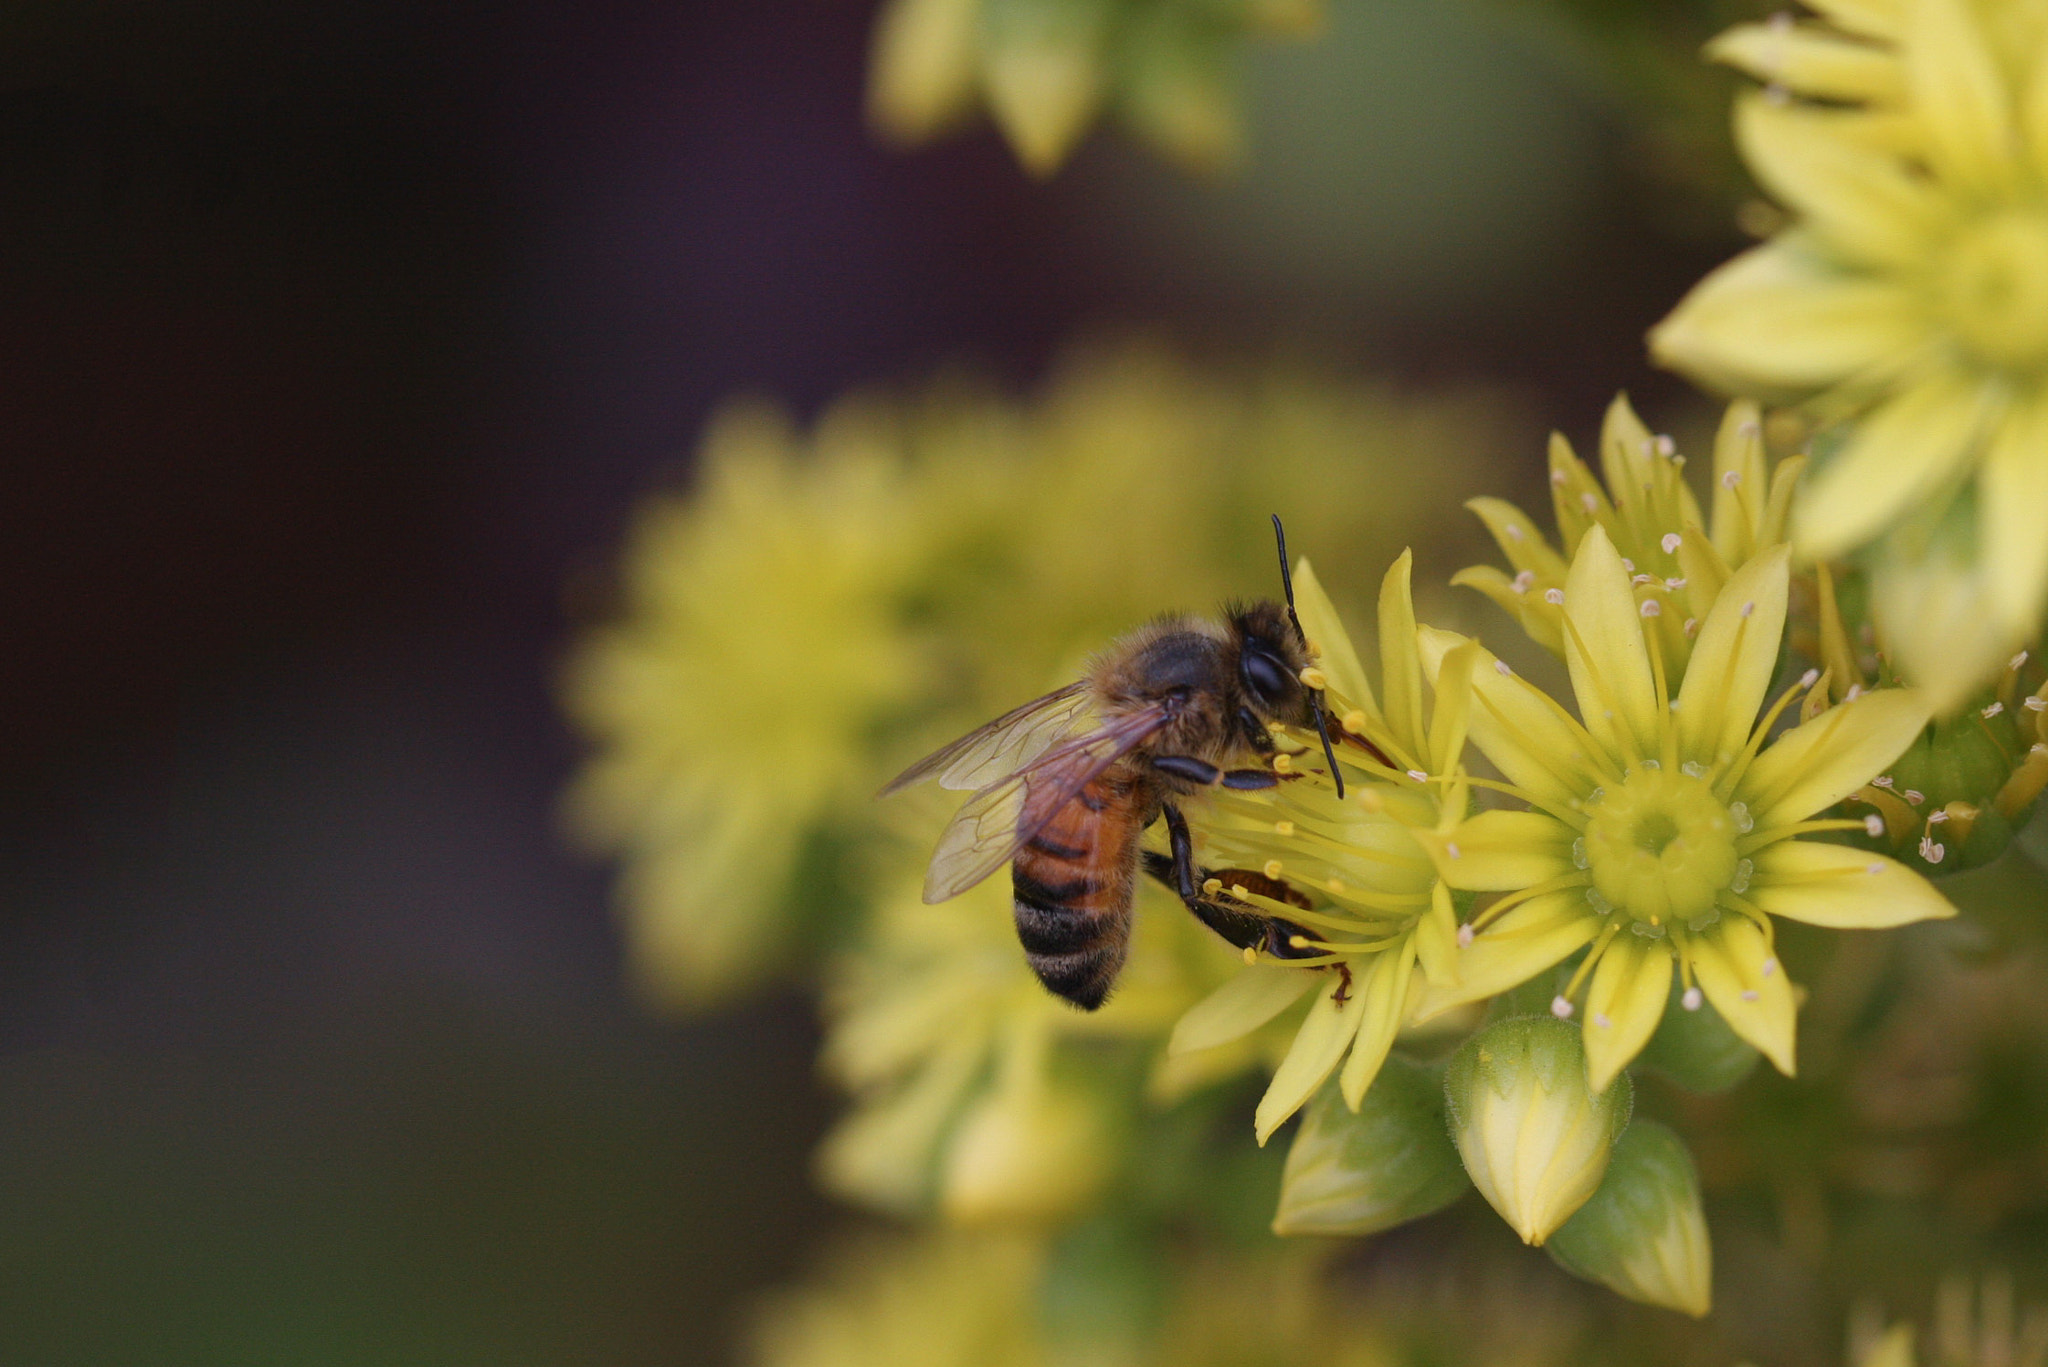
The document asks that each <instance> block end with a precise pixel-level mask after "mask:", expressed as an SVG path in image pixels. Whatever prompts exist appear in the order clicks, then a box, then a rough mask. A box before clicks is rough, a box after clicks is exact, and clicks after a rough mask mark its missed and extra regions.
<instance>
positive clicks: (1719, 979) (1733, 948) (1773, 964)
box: [1687, 914, 1798, 1077]
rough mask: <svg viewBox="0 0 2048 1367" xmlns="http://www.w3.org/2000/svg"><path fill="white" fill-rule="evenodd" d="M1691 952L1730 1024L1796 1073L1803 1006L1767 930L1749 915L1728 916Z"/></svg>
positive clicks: (1694, 940) (1696, 940) (1690, 946)
mask: <svg viewBox="0 0 2048 1367" xmlns="http://www.w3.org/2000/svg"><path fill="white" fill-rule="evenodd" d="M1687 951H1688V953H1689V954H1690V955H1691V958H1692V968H1693V974H1694V976H1696V977H1697V978H1698V980H1699V985H1700V990H1701V991H1702V992H1704V993H1706V995H1707V1000H1708V1001H1710V1002H1712V1003H1713V1004H1714V1009H1715V1010H1716V1011H1719V1012H1720V1013H1721V1019H1723V1020H1725V1021H1727V1022H1728V1028H1729V1029H1731V1030H1733V1031H1734V1032H1735V1033H1736V1034H1738V1035H1740V1036H1742V1038H1744V1039H1746V1040H1748V1041H1749V1042H1750V1043H1751V1044H1753V1045H1755V1046H1756V1048H1757V1050H1758V1052H1760V1053H1761V1054H1763V1056H1764V1057H1765V1058H1767V1059H1769V1060H1770V1061H1771V1062H1772V1063H1773V1064H1774V1065H1776V1067H1777V1069H1778V1071H1779V1072H1781V1073H1783V1074H1784V1075H1785V1076H1786V1077H1791V1076H1792V1075H1793V1067H1794V1064H1793V1042H1794V1035H1795V1032H1796V1030H1797V1023H1796V1017H1797V1015H1798V1008H1797V1007H1796V1006H1795V1004H1794V1003H1793V1000H1792V984H1791V983H1790V982H1789V981H1788V980H1787V979H1786V977H1785V970H1784V968H1783V967H1781V966H1780V965H1779V964H1778V962H1777V960H1776V959H1775V958H1773V957H1772V955H1771V950H1770V947H1769V946H1768V945H1767V944H1765V943H1764V934H1763V932H1762V931H1760V930H1758V929H1757V928H1756V925H1755V924H1754V923H1753V922H1751V921H1748V920H1746V919H1744V918H1743V917H1740V916H1735V915H1732V914H1731V915H1724V916H1722V918H1721V920H1720V922H1719V924H1717V925H1715V926H1713V927H1712V928H1711V929H1709V930H1708V931H1706V932H1705V933H1704V934H1700V935H1694V936H1692V937H1690V939H1689V941H1688V943H1687ZM1767 970H1768V971H1767Z"/></svg>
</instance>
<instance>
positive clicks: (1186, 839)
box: [1145, 765, 1319, 959]
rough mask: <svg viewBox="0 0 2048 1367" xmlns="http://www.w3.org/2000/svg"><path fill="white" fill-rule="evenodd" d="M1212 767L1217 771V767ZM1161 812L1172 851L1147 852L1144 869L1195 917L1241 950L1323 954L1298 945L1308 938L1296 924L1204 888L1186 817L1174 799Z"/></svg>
mask: <svg viewBox="0 0 2048 1367" xmlns="http://www.w3.org/2000/svg"><path fill="white" fill-rule="evenodd" d="M1210 767H1211V768H1212V769H1213V768H1214V767H1215V766H1214V765H1211V766H1210ZM1160 813H1161V814H1162V815H1163V816H1165V818H1166V836H1167V843H1168V844H1169V845H1170V846H1171V848H1172V850H1173V854H1172V856H1171V857H1168V856H1166V855H1162V854H1156V853H1153V852H1152V851H1149V850H1148V851H1146V854H1145V871H1146V872H1147V873H1149V874H1151V875H1152V876H1153V877H1154V878H1157V879H1158V880H1159V881H1160V882H1162V883H1164V884H1166V885H1167V886H1168V887H1170V888H1172V889H1173V890H1174V891H1175V892H1177V893H1179V894H1180V900H1181V901H1182V902H1183V903H1185V904H1186V905H1187V909H1188V910H1189V911H1191V912H1193V913H1194V915H1195V919H1196V920H1198V921H1200V922H1201V923H1202V924H1203V925H1205V926H1207V927H1209V929H1211V930H1213V931H1215V932H1216V933H1217V934H1218V935H1221V936H1222V937H1223V938H1224V939H1225V940H1228V941H1229V942H1230V943H1231V944H1234V945H1236V946H1237V947H1238V948H1239V949H1255V950H1258V951H1260V952H1262V953H1265V954H1270V955H1272V956H1273V957H1274V958H1276V959H1299V958H1305V957H1309V956H1312V955H1314V954H1316V953H1318V952H1319V951H1317V950H1315V949H1297V948H1295V946H1294V944H1293V940H1294V939H1295V937H1297V936H1299V937H1301V938H1302V939H1307V938H1309V936H1308V932H1307V931H1305V930H1303V929H1302V928H1301V927H1300V926H1298V925H1296V924H1294V922H1292V921H1287V920H1282V919H1281V918H1280V917H1278V916H1267V915H1264V914H1263V913H1261V912H1259V911H1258V910H1257V909H1256V908H1254V907H1252V906H1250V905H1249V904H1247V903H1244V902H1240V901H1238V900H1237V899H1236V898H1234V897H1229V896H1225V895H1222V894H1217V895H1215V896H1208V895H1205V894H1204V893H1203V891H1202V883H1203V882H1204V881H1205V879H1204V878H1203V876H1202V873H1201V870H1200V869H1198V868H1197V867H1196V865H1195V842H1194V837H1193V836H1192V835H1191V834H1190V833H1189V831H1188V822H1187V818H1186V817H1185V816H1183V815H1181V811H1180V808H1178V807H1176V806H1174V805H1173V804H1172V803H1171V802H1168V803H1164V804H1162V805H1161V807H1160Z"/></svg>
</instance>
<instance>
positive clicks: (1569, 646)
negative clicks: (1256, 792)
mask: <svg viewBox="0 0 2048 1367" xmlns="http://www.w3.org/2000/svg"><path fill="white" fill-rule="evenodd" d="M1787 561H1788V555H1787V551H1786V548H1784V547H1782V546H1780V547H1776V548H1773V549H1771V550H1768V551H1765V552H1764V553H1763V554H1761V555H1759V556H1757V557H1756V558H1755V559H1753V560H1751V561H1749V562H1748V563H1747V564H1746V565H1743V566H1742V567H1740V568H1739V569H1737V570H1736V571H1735V573H1734V574H1733V576H1731V577H1730V579H1729V581H1728V583H1727V585H1726V586H1725V587H1724V588H1723V589H1722V592H1721V595H1720V597H1719V598H1718V599H1717V600H1716V601H1715V604H1714V607H1713V609H1712V610H1711V611H1710V612H1709V613H1708V616H1707V619H1706V621H1705V623H1704V624H1702V625H1701V627H1700V631H1699V638H1698V640H1697V642H1696V644H1695V647H1694V651H1693V662H1692V668H1691V669H1690V670H1689V671H1688V672H1687V675H1686V679H1685V683H1684V685H1683V686H1682V687H1681V688H1680V689H1679V690H1678V692H1677V693H1676V695H1675V696H1674V695H1672V694H1671V692H1670V690H1669V687H1668V679H1667V675H1666V671H1665V666H1664V662H1663V658H1662V655H1661V653H1660V651H1659V649H1658V642H1659V640H1660V638H1659V637H1658V636H1657V635H1656V634H1655V633H1654V632H1648V631H1645V630H1644V629H1643V628H1644V621H1645V618H1644V614H1643V605H1641V604H1639V603H1638V602H1637V599H1636V596H1635V594H1634V593H1633V592H1632V591H1631V588H1630V585H1629V575H1628V571H1627V570H1626V569H1625V568H1624V567H1623V566H1622V563H1621V556H1620V555H1619V553H1618V552H1617V551H1616V550H1615V548H1614V545H1613V543H1612V542H1611V541H1609V540H1608V537H1607V533H1606V531H1605V530H1604V529H1602V528H1598V527H1596V528H1594V529H1592V530H1591V531H1589V532H1587V533H1586V536H1585V539H1584V540H1583V541H1581V542H1580V543H1579V549H1578V554H1577V555H1576V556H1575V557H1574V559H1573V561H1572V567H1571V572H1570V574H1569V576H1568V577H1567V579H1566V581H1565V588H1564V605H1563V606H1564V619H1563V621H1564V632H1565V645H1566V649H1565V659H1566V663H1567V665H1568V666H1569V668H1570V671H1571V680H1572V691H1573V693H1574V694H1575V695H1576V697H1577V701H1578V704H1579V719H1578V720H1574V719H1573V718H1572V717H1571V716H1570V714H1568V713H1567V712H1566V711H1565V710H1564V709H1563V708H1562V707H1560V706H1559V705H1558V704H1557V703H1556V702H1554V701H1553V700H1552V699H1551V698H1549V697H1548V696H1547V695H1546V694H1544V693H1543V692H1542V690H1540V689H1538V688H1537V687H1536V686H1535V685H1534V684H1531V683H1529V682H1527V681H1526V680H1524V679H1522V678H1521V677H1519V676H1517V675H1515V674H1513V672H1512V671H1510V670H1509V669H1508V668H1507V666H1506V665H1505V664H1504V663H1500V662H1497V661H1495V660H1493V659H1492V657H1491V656H1485V657H1483V659H1482V662H1481V664H1480V665H1479V667H1478V668H1477V669H1476V670H1475V671H1474V673H1473V676H1472V678H1473V689H1474V692H1475V699H1474V705H1473V709H1472V723H1471V729H1472V740H1473V743H1474V744H1476V745H1477V746H1478V747H1479V749H1480V751H1481V752H1482V753H1484V754H1485V755H1486V757H1487V758H1488V759H1489V760H1491V761H1492V762H1493V763H1494V765H1495V766H1496V767H1497V768H1499V770H1500V771H1501V772H1502V773H1503V774H1504V775H1506V777H1507V779H1508V785H1507V791H1509V792H1510V793H1512V794H1514V795H1515V796H1517V797H1520V798H1521V799H1522V800H1524V801H1526V802H1527V803H1528V804H1529V810H1526V811H1508V810H1497V811H1488V812H1483V813H1481V814H1479V815H1478V816H1475V817H1473V818H1471V819H1470V820H1468V821H1466V822H1465V823H1463V825H1461V826H1460V827H1459V828H1458V829H1456V830H1454V831H1452V832H1450V833H1448V834H1446V835H1443V836H1437V835H1434V834H1431V833H1424V834H1423V835H1422V836H1421V838H1422V839H1423V841H1424V842H1425V843H1426V844H1428V845H1429V846H1430V848H1431V850H1432V853H1433V854H1434V855H1435V856H1436V859H1437V867H1438V869H1439V871H1440V872H1441V873H1442V875H1443V877H1444V880H1445V881H1446V882H1448V883H1449V884H1450V885H1451V886H1453V887H1456V888H1464V889H1469V890H1472V891H1478V892H1492V893H1505V894H1507V895H1506V896H1504V897H1502V898H1500V900H1498V901H1495V902H1494V903H1492V905H1491V906H1489V907H1487V908H1486V910H1484V911H1483V912H1481V914H1480V915H1479V916H1478V917H1476V918H1475V919H1474V920H1473V921H1472V922H1471V923H1470V927H1471V929H1470V931H1468V932H1467V934H1468V938H1469V940H1470V943H1469V947H1468V948H1467V949H1466V950H1465V951H1464V953H1463V954H1462V956H1461V957H1460V961H1459V966H1458V981H1457V984H1456V985H1455V986H1454V987H1450V988H1435V987H1433V988H1432V989H1431V991H1430V993H1429V996H1428V998H1427V999H1426V1000H1425V1001H1424V1002H1423V1003H1422V1005H1421V1007H1420V1008H1419V1010H1418V1015H1420V1016H1422V1017H1425V1018H1426V1017H1427V1016H1429V1015H1431V1014H1434V1013H1436V1012H1439V1011H1443V1010H1446V1009H1448V1008H1450V1007H1452V1006H1455V1005H1458V1004H1461V1003H1464V1002H1468V1001H1474V1000H1479V999H1482V998H1486V997H1490V996H1493V995H1494V994H1496V993H1498V992H1502V991H1504V990H1506V989H1507V988H1510V987H1513V986H1515V985H1516V984H1518V983H1521V982H1523V981H1525V980H1526V979H1528V978H1530V977H1531V976H1533V975H1534V974H1536V973H1538V972H1541V971H1542V970H1544V969H1546V968H1549V967H1550V966H1551V965H1553V964H1555V963H1557V962H1559V961H1560V960H1562V959H1564V958H1566V957H1567V956H1569V955H1571V954H1573V953H1575V952H1577V951H1578V950H1580V949H1582V948H1586V947H1588V946H1590V952H1588V953H1587V955H1586V957H1585V960H1584V961H1583V963H1581V965H1580V966H1579V968H1578V970H1577V971H1576V973H1574V975H1573V977H1572V980H1571V984H1570V986H1569V987H1567V988H1566V990H1565V991H1564V992H1563V993H1562V994H1560V995H1559V996H1558V998H1557V999H1556V1001H1555V1002H1554V1003H1553V1007H1552V1009H1553V1010H1554V1011H1555V1012H1556V1013H1557V1014H1558V1015H1559V1016H1564V1017H1568V1016H1571V1015H1573V1014H1575V1013H1577V1012H1580V1011H1581V1010H1583V1027H1582V1028H1583V1033H1584V1037H1585V1047H1586V1066H1587V1070H1588V1075H1589V1078H1590V1080H1591V1083H1592V1086H1593V1087H1594V1089H1595V1090H1596V1091H1597V1090H1601V1089H1604V1088H1606V1087H1607V1085H1608V1084H1609V1083H1610V1082H1612V1081H1613V1079H1614V1077H1615V1076H1616V1074H1618V1073H1619V1072H1620V1071H1621V1070H1622V1069H1623V1068H1624V1067H1626V1066H1627V1065H1628V1063H1629V1061H1630V1060H1631V1059H1633V1058H1634V1057H1635V1056H1636V1054H1637V1053H1639V1052H1640V1051H1641V1050H1642V1048H1643V1046H1644V1045H1645V1044H1646V1043H1648V1042H1649V1038H1650V1035H1651V1033H1652V1032H1653V1031H1655V1029H1656V1028H1657V1022H1658V1020H1659V1019H1660V1018H1661V1017H1662V1016H1663V1014H1664V1006H1665V1002H1666V1000H1667V998H1668V997H1669V995H1670V991H1671V975H1672V969H1673V966H1674V964H1675V965H1676V967H1677V969H1678V971H1679V974H1680V977H1681V979H1682V980H1683V982H1684V985H1685V1005H1686V1006H1687V1007H1688V1008H1691V1009H1696V1008H1697V1007H1698V1005H1699V1003H1700V1001H1701V998H1702V994H1704V996H1705V998H1706V999H1707V1000H1711V1001H1712V1002H1713V1004H1714V1007H1715V1009H1716V1010H1717V1011H1719V1012H1720V1014H1721V1015H1722V1017H1723V1018H1724V1019H1725V1020H1726V1021H1727V1022H1728V1024H1729V1026H1730V1027H1731V1028H1733V1029H1734V1031H1735V1032H1736V1033H1737V1034H1738V1035H1740V1036H1741V1037H1742V1038H1744V1039H1746V1040H1748V1041H1749V1042H1750V1043H1751V1044H1753V1045H1754V1046H1756V1048H1757V1049H1759V1050H1761V1051H1762V1052H1763V1053H1764V1054H1765V1055H1766V1056H1768V1057H1769V1058H1770V1060H1771V1061H1772V1062H1773V1063H1775V1064H1776V1065H1777V1066H1778V1068H1779V1070H1780V1071H1782V1072H1784V1073H1786V1074H1788V1075H1789V1074H1790V1073H1791V1072H1792V1070H1793V1014H1794V1010H1795V1005H1794V1000H1793V993H1792V987H1791V984H1790V983H1789V982H1788V981H1787V980H1786V977H1785V974H1784V972H1783V971H1782V970H1781V968H1780V965H1779V963H1778V960H1777V957H1776V951H1775V949H1774V947H1773V941H1774V931H1773V926H1772V918H1773V917H1774V916H1784V917H1789V918H1791V919H1793V920H1797V921H1807V922H1811V923H1812V924H1815V925H1822V926H1834V927H1844V928H1847V927H1880V926H1895V925H1902V924H1905V923H1906V922H1910V921H1918V920H1923V919H1927V918H1930V917H1943V916H1952V915H1954V914H1955V909H1954V908H1953V907H1951V906H1950V905H1949V904H1948V902H1947V901H1945V900H1944V899H1943V898H1942V897H1941V895H1940V894H1939V893H1937V892H1936V891H1935V890H1934V889H1933V887H1932V886H1930V885H1929V884H1928V883H1927V882H1926V880H1925V879H1923V878H1921V877H1920V875H1919V874H1917V873H1914V872H1912V871H1911V870H1910V869H1907V868H1906V867H1905V866H1903V865H1901V864H1899V863H1897V862H1895V861H1893V860H1891V859H1889V858H1887V857H1885V856H1883V855H1880V854H1875V853H1869V852H1866V851H1862V850H1856V849H1852V848H1849V847H1847V846H1843V845H1833V844H1821V843H1817V842H1814V841H1808V840H1800V839H1796V838H1795V837H1798V836H1802V835H1807V834H1812V833H1818V832H1826V831H1833V830H1855V829H1860V828H1862V826H1863V823H1862V822H1858V821H1846V820H1844V821H1816V820H1812V819H1811V818H1812V817H1813V816H1814V814H1815V813H1817V812H1821V811H1824V810H1826V809H1827V808H1828V807H1831V806H1833V805H1834V804H1835V803H1836V802H1838V801H1840V800H1841V799H1842V798H1843V797H1845V796H1847V795H1848V794H1850V793H1852V792H1854V791H1855V790H1856V789H1858V788H1859V787H1861V786H1863V785H1864V784H1865V783H1867V782H1868V781H1869V780H1870V779H1871V778H1872V777H1874V776H1875V775H1877V774H1878V773H1880V772H1882V770H1883V769H1884V767H1885V766H1886V765H1887V764H1889V763H1891V762H1892V761H1893V760H1894V759H1896V758H1897V757H1898V755H1899V754H1900V752H1901V751H1903V750H1904V749H1905V748H1906V747H1907V745H1908V744H1910V743H1911V742H1912V741H1913V739H1914V738H1915V737H1916V736H1918V735H1919V734H1920V732H1921V730H1922V728H1923V727H1925V725H1926V724H1927V720H1928V711H1927V707H1926V705H1925V703H1923V702H1922V701H1921V700H1920V699H1919V698H1917V697H1916V696H1915V695H1914V694H1912V693H1910V692H1907V691H1904V690H1900V689H1885V690H1881V691H1879V692H1875V693H1866V694H1864V695H1862V696H1861V697H1858V698H1856V699H1854V700H1852V701H1849V702H1847V703H1844V704H1842V705H1841V706H1839V707H1835V708H1831V709H1828V710H1826V711H1824V712H1821V713H1819V714H1818V715H1817V716H1815V717H1813V719H1812V720H1809V721H1807V722H1806V723H1805V724H1804V725H1801V726H1797V727H1795V728H1793V729H1791V730H1789V731H1787V732H1785V733H1784V734H1783V735H1782V736H1780V737H1778V739H1777V740H1776V741H1775V742H1774V743H1772V744H1770V745H1768V746H1766V745H1765V742H1766V740H1767V739H1769V737H1770V735H1771V731H1772V728H1773V726H1774V724H1775V723H1776V722H1777V720H1778V718H1779V717H1780V716H1781V715H1782V714H1783V713H1784V711H1785V709H1786V707H1787V706H1789V705H1790V704H1791V702H1792V701H1793V699H1794V698H1796V697H1797V696H1798V695H1799V694H1800V693H1801V692H1802V691H1804V689H1805V688H1807V687H1811V686H1812V684H1813V683H1814V682H1816V681H1817V678H1818V673H1817V671H1816V672H1814V673H1812V674H1809V675H1808V676H1807V678H1806V679H1804V680H1802V682H1801V683H1800V684H1798V685H1795V686H1794V687H1793V688H1791V689H1789V690H1787V691H1786V692H1785V693H1784V694H1783V695H1782V696H1780V698H1779V699H1778V701H1777V702H1776V704H1774V705H1773V706H1772V707H1771V708H1770V709H1769V710H1768V711H1766V712H1765V713H1764V715H1763V717H1762V718H1761V719H1760V720H1759V718H1758V715H1757V714H1758V712H1759V711H1760V710H1762V709H1763V704H1764V700H1765V690H1766V689H1767V688H1768V687H1769V686H1770V681H1771V676H1772V674H1773V673H1774V671H1775V670H1776V668H1777V662H1778V652H1779V645H1780V641H1781V638H1782V637H1783V634H1784V623H1785V611H1786V598H1787V586H1788V571H1787ZM1423 637H1424V640H1423V659H1424V662H1425V664H1426V665H1427V666H1429V667H1430V668H1432V669H1433V670H1441V668H1443V665H1442V663H1441V662H1443V661H1444V660H1446V659H1447V658H1449V657H1450V656H1451V655H1452V654H1453V652H1455V651H1458V650H1460V649H1463V648H1465V647H1466V645H1467V643H1466V642H1465V641H1464V638H1462V637H1459V636H1456V635H1454V634H1452V633H1450V632H1436V631H1431V630H1429V629H1425V630H1424V632H1423ZM1473 932H1476V934H1475V933H1473ZM1582 989H1583V1000H1577V999H1578V998H1580V997H1581V992H1582Z"/></svg>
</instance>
